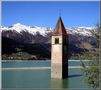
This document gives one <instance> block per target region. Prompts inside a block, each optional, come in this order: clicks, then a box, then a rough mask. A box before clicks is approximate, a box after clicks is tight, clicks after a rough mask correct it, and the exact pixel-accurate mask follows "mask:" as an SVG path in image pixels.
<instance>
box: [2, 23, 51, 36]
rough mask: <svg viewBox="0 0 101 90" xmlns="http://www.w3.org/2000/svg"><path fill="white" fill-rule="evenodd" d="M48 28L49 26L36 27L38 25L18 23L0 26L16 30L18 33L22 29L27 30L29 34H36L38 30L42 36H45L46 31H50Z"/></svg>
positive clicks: (3, 28)
mask: <svg viewBox="0 0 101 90" xmlns="http://www.w3.org/2000/svg"><path fill="white" fill-rule="evenodd" d="M49 29H51V28H46V27H38V26H33V27H30V26H26V25H22V24H20V23H17V24H14V25H13V26H10V27H2V28H1V30H6V31H8V30H11V31H16V32H18V33H20V34H21V32H22V31H25V32H29V33H31V34H36V33H37V32H39V33H40V34H41V35H43V36H45V35H46V34H47V33H48V32H50V31H49Z"/></svg>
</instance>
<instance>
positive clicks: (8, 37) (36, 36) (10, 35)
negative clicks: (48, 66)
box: [1, 23, 97, 57]
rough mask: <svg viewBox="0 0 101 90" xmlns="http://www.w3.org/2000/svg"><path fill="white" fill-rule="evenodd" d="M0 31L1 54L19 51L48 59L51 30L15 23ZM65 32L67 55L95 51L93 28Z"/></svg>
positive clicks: (77, 28) (69, 29)
mask: <svg viewBox="0 0 101 90" xmlns="http://www.w3.org/2000/svg"><path fill="white" fill-rule="evenodd" d="M1 30H2V32H1V33H2V53H3V54H11V53H16V52H19V50H20V51H21V52H28V53H31V54H33V55H40V54H42V56H44V57H50V50H51V45H50V41H51V40H50V39H51V32H52V31H53V28H49V27H39V26H26V25H22V24H20V23H17V24H14V25H12V26H9V27H1ZM66 30H67V33H68V44H69V45H68V46H69V55H71V54H75V53H76V54H77V53H80V52H82V51H85V50H87V51H88V50H95V49H96V42H97V41H96V38H94V37H93V35H92V33H91V31H93V30H94V27H75V28H74V27H72V28H66Z"/></svg>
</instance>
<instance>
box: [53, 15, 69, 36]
mask: <svg viewBox="0 0 101 90" xmlns="http://www.w3.org/2000/svg"><path fill="white" fill-rule="evenodd" d="M52 35H67V32H66V30H65V27H64V24H63V22H62V19H61V17H59V19H58V22H57V24H56V26H55V29H54V31H53V33H52Z"/></svg>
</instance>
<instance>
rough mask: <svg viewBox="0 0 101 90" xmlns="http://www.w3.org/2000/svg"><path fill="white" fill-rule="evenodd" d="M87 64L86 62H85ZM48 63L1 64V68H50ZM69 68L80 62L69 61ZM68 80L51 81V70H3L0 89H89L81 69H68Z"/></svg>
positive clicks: (78, 64)
mask: <svg viewBox="0 0 101 90" xmlns="http://www.w3.org/2000/svg"><path fill="white" fill-rule="evenodd" d="M85 63H87V62H85ZM50 66H51V64H50V61H49V60H48V61H23V62H3V63H2V67H3V68H8V67H9V68H11V67H50ZM69 66H80V62H75V61H69ZM68 73H69V78H68V79H64V80H61V79H51V70H50V69H46V70H3V71H2V88H50V89H51V88H89V87H88V85H87V84H86V83H85V82H84V76H83V73H82V70H81V69H77V68H76V69H69V70H68Z"/></svg>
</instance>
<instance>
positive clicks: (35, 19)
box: [2, 1, 100, 27]
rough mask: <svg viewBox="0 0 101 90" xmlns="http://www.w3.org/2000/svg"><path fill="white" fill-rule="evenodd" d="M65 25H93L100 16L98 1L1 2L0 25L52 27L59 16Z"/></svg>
mask: <svg viewBox="0 0 101 90" xmlns="http://www.w3.org/2000/svg"><path fill="white" fill-rule="evenodd" d="M59 9H61V17H62V19H63V22H64V25H65V27H78V26H94V25H95V24H96V23H97V22H98V21H99V18H100V5H99V2H97V1H96V2H80V1H79V2H77V1H76V2H73V1H72V2H70V1H69V2H35V1H34V2H33V1H32V2H28V1H27V2H11V1H9V2H2V26H10V25H13V24H15V23H21V24H24V25H30V26H32V25H38V26H46V27H54V26H55V25H56V22H57V20H58V17H59Z"/></svg>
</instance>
